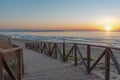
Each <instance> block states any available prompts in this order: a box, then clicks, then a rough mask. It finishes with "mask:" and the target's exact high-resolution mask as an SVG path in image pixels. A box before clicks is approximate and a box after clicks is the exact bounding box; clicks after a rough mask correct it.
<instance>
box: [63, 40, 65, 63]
mask: <svg viewBox="0 0 120 80" xmlns="http://www.w3.org/2000/svg"><path fill="white" fill-rule="evenodd" d="M63 61H65V40H63Z"/></svg>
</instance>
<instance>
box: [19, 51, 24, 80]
mask: <svg viewBox="0 0 120 80" xmlns="http://www.w3.org/2000/svg"><path fill="white" fill-rule="evenodd" d="M18 55H19V56H18V63H19V64H18V66H19V77H18V80H22V78H23V73H24V72H23V71H24V70H23V67H24V66H23V50H22V49H20V50H19V53H18Z"/></svg>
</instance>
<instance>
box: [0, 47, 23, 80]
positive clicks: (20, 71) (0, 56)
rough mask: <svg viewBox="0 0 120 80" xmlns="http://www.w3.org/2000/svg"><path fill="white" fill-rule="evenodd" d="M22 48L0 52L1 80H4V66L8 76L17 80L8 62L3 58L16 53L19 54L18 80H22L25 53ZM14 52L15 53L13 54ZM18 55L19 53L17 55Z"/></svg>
mask: <svg viewBox="0 0 120 80" xmlns="http://www.w3.org/2000/svg"><path fill="white" fill-rule="evenodd" d="M22 49H23V48H22V47H15V48H10V49H5V50H2V51H0V80H2V76H3V73H2V70H3V66H4V68H5V69H6V72H7V73H8V75H9V76H10V77H11V79H12V80H16V78H15V76H14V75H13V73H12V71H11V69H10V68H9V66H8V64H7V62H6V61H5V60H4V58H3V56H4V55H5V54H13V53H14V52H16V51H17V52H19V53H18V73H17V74H18V79H17V80H22V75H23V72H24V71H23V51H22ZM11 52H13V53H11ZM16 54H17V53H16Z"/></svg>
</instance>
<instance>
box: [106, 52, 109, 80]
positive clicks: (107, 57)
mask: <svg viewBox="0 0 120 80" xmlns="http://www.w3.org/2000/svg"><path fill="white" fill-rule="evenodd" d="M105 80H110V54H109V52H108V51H106V53H105Z"/></svg>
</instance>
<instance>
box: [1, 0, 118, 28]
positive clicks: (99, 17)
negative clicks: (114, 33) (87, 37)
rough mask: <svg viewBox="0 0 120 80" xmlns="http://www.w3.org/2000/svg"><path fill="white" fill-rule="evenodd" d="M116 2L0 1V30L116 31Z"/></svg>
mask: <svg viewBox="0 0 120 80" xmlns="http://www.w3.org/2000/svg"><path fill="white" fill-rule="evenodd" d="M119 8H120V0H0V29H32V30H104V29H105V27H106V26H110V27H111V28H112V29H113V30H120V24H119V23H120V9H119Z"/></svg>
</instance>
